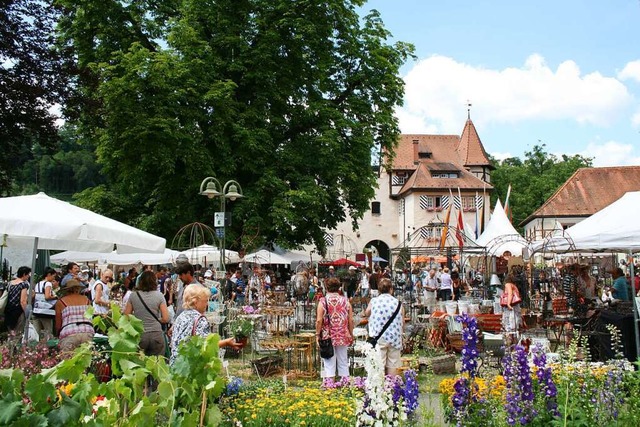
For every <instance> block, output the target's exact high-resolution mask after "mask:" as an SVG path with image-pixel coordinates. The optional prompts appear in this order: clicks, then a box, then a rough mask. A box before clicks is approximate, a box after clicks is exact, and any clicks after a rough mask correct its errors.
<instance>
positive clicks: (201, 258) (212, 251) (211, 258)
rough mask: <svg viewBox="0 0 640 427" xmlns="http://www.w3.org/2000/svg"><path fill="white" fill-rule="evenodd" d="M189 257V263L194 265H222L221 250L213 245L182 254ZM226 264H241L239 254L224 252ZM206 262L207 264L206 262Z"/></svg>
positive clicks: (189, 250)
mask: <svg viewBox="0 0 640 427" xmlns="http://www.w3.org/2000/svg"><path fill="white" fill-rule="evenodd" d="M182 253H183V254H185V255H186V256H187V258H188V259H189V262H190V263H192V264H202V265H205V264H207V265H208V264H214V265H215V266H219V264H220V249H218V248H217V247H215V246H211V245H200V246H196V247H195V248H191V249H187V250H186V251H183V252H182ZM224 258H225V260H224V263H225V264H235V263H237V262H240V257H239V256H238V252H236V251H231V250H229V249H226V250H225V251H224ZM205 261H206V262H205Z"/></svg>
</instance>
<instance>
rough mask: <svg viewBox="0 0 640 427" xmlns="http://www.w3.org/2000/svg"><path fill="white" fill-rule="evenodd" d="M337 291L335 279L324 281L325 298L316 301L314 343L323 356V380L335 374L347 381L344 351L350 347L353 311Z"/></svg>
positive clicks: (338, 284)
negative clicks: (325, 284) (325, 285)
mask: <svg viewBox="0 0 640 427" xmlns="http://www.w3.org/2000/svg"><path fill="white" fill-rule="evenodd" d="M340 287H341V284H340V280H339V279H337V278H335V277H332V278H331V279H329V280H328V281H327V295H326V296H325V297H322V298H320V300H319V302H318V310H317V312H316V340H317V343H318V347H319V349H320V352H321V355H322V354H324V356H327V357H326V358H325V357H323V358H322V365H323V369H322V378H323V379H327V378H331V379H335V376H336V370H337V372H338V375H339V376H340V377H342V378H346V377H349V359H348V357H347V348H348V347H349V346H350V345H351V344H352V343H353V309H352V308H351V304H350V303H349V300H348V299H347V298H346V297H345V296H343V295H340V294H339V293H338V291H339V290H340ZM327 340H330V341H329V342H327ZM329 343H330V345H329ZM323 346H324V348H323ZM331 347H332V349H333V352H331V351H330V349H331ZM325 351H326V354H325V353H324V352H325Z"/></svg>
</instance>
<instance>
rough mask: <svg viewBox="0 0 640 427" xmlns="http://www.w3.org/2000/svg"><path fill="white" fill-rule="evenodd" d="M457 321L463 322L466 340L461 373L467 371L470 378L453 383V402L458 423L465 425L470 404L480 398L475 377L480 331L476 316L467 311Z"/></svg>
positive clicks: (459, 379)
mask: <svg viewBox="0 0 640 427" xmlns="http://www.w3.org/2000/svg"><path fill="white" fill-rule="evenodd" d="M456 321H458V322H460V323H462V340H463V341H464V346H463V348H462V357H461V363H462V368H461V369H460V373H465V372H466V373H467V374H468V376H469V378H466V377H460V378H458V379H457V380H456V382H455V384H454V385H453V389H454V393H453V396H452V397H451V402H452V404H453V412H454V417H455V419H456V420H457V424H458V425H463V424H464V420H465V419H466V418H467V417H468V416H469V413H470V408H469V405H470V404H472V403H475V402H476V401H477V400H478V385H477V384H476V382H475V380H474V379H475V377H476V376H477V375H478V361H477V359H478V356H479V351H478V341H479V336H480V331H479V330H478V321H477V320H476V318H474V317H471V316H469V315H468V314H466V313H465V314H462V315H460V316H458V317H456Z"/></svg>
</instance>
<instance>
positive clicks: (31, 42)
mask: <svg viewBox="0 0 640 427" xmlns="http://www.w3.org/2000/svg"><path fill="white" fill-rule="evenodd" d="M50 3H51V2H49V1H46V0H42V1H40V0H7V1H3V2H2V8H0V141H2V155H0V195H7V194H9V193H10V192H12V184H13V182H14V180H15V177H16V175H17V174H19V170H20V167H21V166H22V165H23V164H24V162H25V161H27V160H29V159H31V158H32V157H33V150H34V149H38V148H42V149H45V150H51V149H53V148H54V147H55V144H56V142H57V128H56V125H55V120H56V117H55V115H53V114H52V113H51V112H50V109H51V108H52V107H54V106H55V105H56V104H57V103H62V102H64V100H65V99H66V95H67V88H68V85H69V81H68V78H67V76H68V73H67V70H66V68H65V62H64V60H63V59H64V57H65V55H64V50H58V49H54V42H55V35H54V34H55V33H54V25H55V22H56V19H57V11H56V9H54V8H52V7H51V4H50Z"/></svg>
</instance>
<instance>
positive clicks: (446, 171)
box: [326, 117, 493, 260]
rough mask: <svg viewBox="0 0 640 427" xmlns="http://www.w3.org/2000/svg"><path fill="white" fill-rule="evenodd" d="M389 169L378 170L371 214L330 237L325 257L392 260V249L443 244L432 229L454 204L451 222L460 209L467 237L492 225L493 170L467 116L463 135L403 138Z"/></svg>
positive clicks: (348, 219)
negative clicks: (426, 242)
mask: <svg viewBox="0 0 640 427" xmlns="http://www.w3.org/2000/svg"><path fill="white" fill-rule="evenodd" d="M387 163H388V166H389V167H388V168H384V167H380V168H379V178H378V188H377V189H376V195H375V198H374V199H373V200H372V202H371V209H370V210H369V211H368V212H366V213H365V214H364V217H363V218H362V219H361V220H359V221H358V229H357V230H356V231H353V230H352V226H351V218H347V219H346V220H345V222H344V223H342V224H340V225H339V226H338V227H336V229H335V230H329V231H327V234H326V242H327V258H329V259H338V258H342V257H347V258H350V259H354V258H355V254H357V253H363V252H366V251H368V250H370V251H371V252H372V253H373V254H374V256H377V257H380V258H382V259H386V260H389V256H390V251H391V249H393V248H398V247H401V246H402V245H405V246H406V245H407V244H408V242H410V241H412V240H414V238H415V237H416V236H417V235H416V233H420V235H419V238H422V239H425V240H429V239H431V240H433V241H436V240H439V238H440V236H438V235H432V234H430V233H431V232H430V231H429V228H428V225H429V224H434V223H440V224H442V223H443V222H444V221H445V216H446V211H447V208H448V206H449V204H450V203H453V204H454V206H455V208H454V209H453V213H452V217H451V218H450V221H449V223H450V224H452V225H454V224H455V222H456V219H454V217H453V215H454V214H455V215H456V216H457V209H456V208H458V207H461V209H462V212H463V220H464V224H465V232H466V233H467V235H469V236H470V237H472V238H474V237H475V234H476V232H478V233H479V231H480V230H479V229H481V228H482V225H481V224H479V225H477V226H476V221H477V219H478V218H479V217H481V216H482V215H478V216H477V215H476V211H478V213H479V214H481V213H484V218H483V220H484V221H483V222H488V216H489V199H490V195H491V192H492V191H493V187H492V186H491V171H492V170H493V166H492V165H491V162H490V161H489V158H488V156H487V153H486V151H485V149H484V147H483V145H482V142H481V141H480V136H479V135H478V132H477V130H476V127H475V125H474V124H473V122H472V121H471V118H470V117H469V118H468V119H467V121H466V123H465V126H464V129H463V130H462V134H461V135H460V136H458V135H421V134H415V135H414V134H403V135H401V136H400V141H399V143H398V146H397V148H396V150H395V156H394V157H393V159H392V160H391V161H390V162H387Z"/></svg>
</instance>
